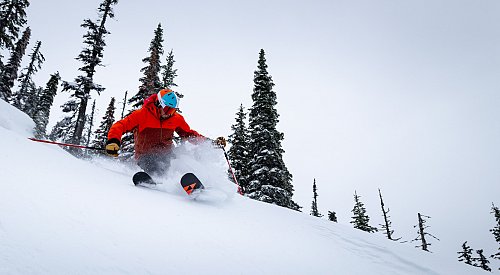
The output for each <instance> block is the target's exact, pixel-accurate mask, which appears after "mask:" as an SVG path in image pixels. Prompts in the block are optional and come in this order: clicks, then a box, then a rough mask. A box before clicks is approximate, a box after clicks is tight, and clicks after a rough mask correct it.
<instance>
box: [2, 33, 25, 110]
mask: <svg viewBox="0 0 500 275" xmlns="http://www.w3.org/2000/svg"><path fill="white" fill-rule="evenodd" d="M30 37H31V29H30V27H27V28H26V30H25V31H24V32H23V35H22V37H21V39H19V41H17V43H16V47H15V48H14V50H13V51H12V53H11V55H10V58H9V61H8V62H7V64H5V66H3V68H2V69H3V70H2V72H1V74H0V99H3V100H5V101H10V100H11V97H12V87H14V81H15V80H16V79H17V75H18V71H19V67H20V66H21V60H22V58H23V56H24V54H25V52H26V47H28V43H29V40H30Z"/></svg>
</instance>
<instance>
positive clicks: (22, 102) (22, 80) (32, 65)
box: [12, 41, 45, 117]
mask: <svg viewBox="0 0 500 275" xmlns="http://www.w3.org/2000/svg"><path fill="white" fill-rule="evenodd" d="M41 46H42V42H41V41H37V42H36V44H35V47H34V48H33V51H32V52H31V53H30V54H29V55H28V56H29V57H30V62H29V64H28V67H26V68H24V69H23V72H22V73H21V75H20V76H19V79H18V81H19V90H18V91H17V92H16V93H15V94H14V97H13V100H12V105H13V106H14V107H16V108H17V109H19V110H21V111H23V112H24V113H26V114H28V115H29V116H30V117H33V114H34V112H35V109H36V107H37V106H36V102H37V101H38V100H37V98H36V94H34V93H32V92H30V90H32V88H33V87H34V86H35V83H34V82H33V79H32V77H33V75H34V74H35V73H36V72H38V70H39V69H40V68H41V67H42V63H43V62H44V61H45V57H44V56H43V54H42V52H41V51H40V47H41Z"/></svg>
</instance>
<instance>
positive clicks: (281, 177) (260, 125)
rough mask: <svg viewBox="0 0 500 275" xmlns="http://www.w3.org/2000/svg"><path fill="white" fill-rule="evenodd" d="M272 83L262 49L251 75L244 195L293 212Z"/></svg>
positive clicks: (291, 191)
mask: <svg viewBox="0 0 500 275" xmlns="http://www.w3.org/2000/svg"><path fill="white" fill-rule="evenodd" d="M273 86H274V83H273V80H272V77H271V76H270V75H269V73H268V72H267V64H266V58H265V53H264V50H260V53H259V61H258V66H257V70H256V71H255V73H254V88H253V93H252V100H253V106H252V108H251V109H250V113H249V132H250V143H249V152H250V163H249V167H250V168H249V182H248V191H247V194H248V196H249V197H250V198H253V199H256V200H260V201H264V202H267V203H273V204H276V205H279V206H283V207H287V208H290V209H293V210H299V209H300V206H299V205H298V204H297V203H295V202H294V201H293V200H292V196H293V191H294V189H293V185H292V174H291V173H290V172H289V171H288V169H287V168H286V166H285V162H284V161H283V153H284V150H283V149H282V148H281V141H282V140H283V137H284V135H283V133H280V132H278V130H277V129H276V125H277V124H278V121H279V120H278V116H279V115H278V112H277V111H276V108H275V106H276V104H277V101H276V93H275V92H274V91H273Z"/></svg>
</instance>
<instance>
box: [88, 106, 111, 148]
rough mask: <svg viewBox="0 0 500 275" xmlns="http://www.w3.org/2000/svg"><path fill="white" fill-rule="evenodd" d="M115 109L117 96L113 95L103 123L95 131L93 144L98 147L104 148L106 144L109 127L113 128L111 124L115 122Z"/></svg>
mask: <svg viewBox="0 0 500 275" xmlns="http://www.w3.org/2000/svg"><path fill="white" fill-rule="evenodd" d="M115 110H116V107H115V98H114V97H112V98H111V101H110V102H109V105H108V108H107V109H106V113H105V114H104V116H103V117H102V121H101V124H100V125H99V128H97V129H96V131H95V133H94V141H93V143H92V146H94V147H98V148H104V147H105V146H106V141H107V140H108V132H109V129H111V125H113V123H115Z"/></svg>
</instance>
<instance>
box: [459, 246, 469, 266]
mask: <svg viewBox="0 0 500 275" xmlns="http://www.w3.org/2000/svg"><path fill="white" fill-rule="evenodd" d="M457 254H458V261H459V262H464V263H466V264H468V265H472V248H470V246H468V245H467V242H464V243H463V244H462V251H460V252H457Z"/></svg>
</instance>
